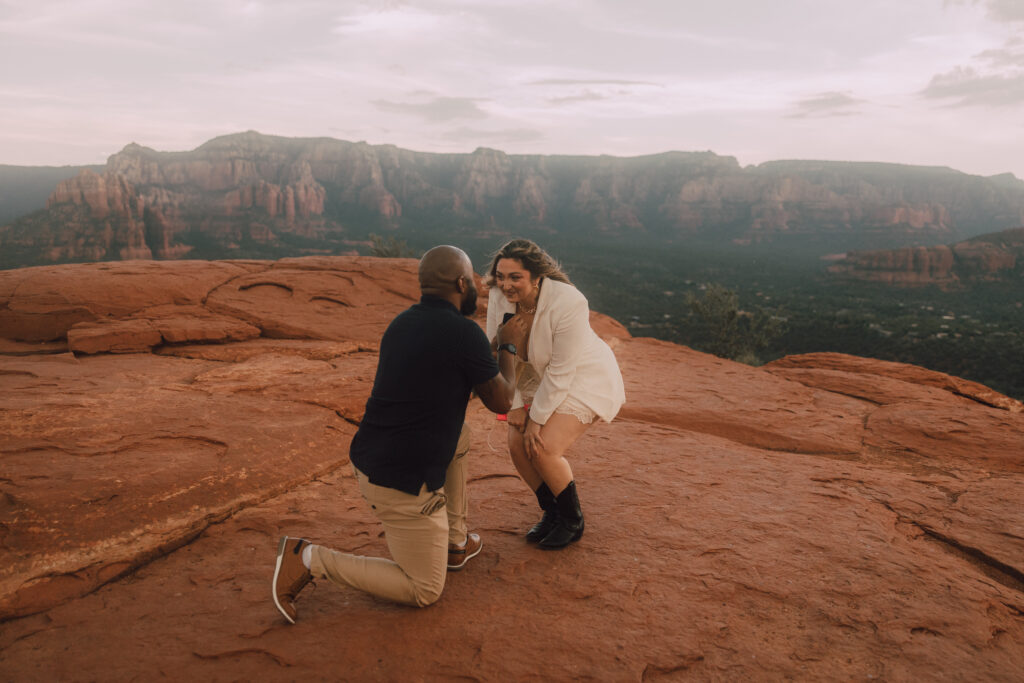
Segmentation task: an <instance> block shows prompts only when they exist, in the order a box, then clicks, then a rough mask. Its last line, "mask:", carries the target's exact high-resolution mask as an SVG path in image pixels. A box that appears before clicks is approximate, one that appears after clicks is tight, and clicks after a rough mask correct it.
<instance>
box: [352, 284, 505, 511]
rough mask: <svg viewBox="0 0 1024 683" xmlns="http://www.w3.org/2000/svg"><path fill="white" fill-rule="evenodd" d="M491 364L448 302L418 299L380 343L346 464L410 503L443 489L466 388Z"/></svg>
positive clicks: (476, 334) (480, 338) (469, 325)
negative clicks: (422, 492)
mask: <svg viewBox="0 0 1024 683" xmlns="http://www.w3.org/2000/svg"><path fill="white" fill-rule="evenodd" d="M498 372H499V369H498V363H497V361H496V360H495V359H494V356H493V355H492V354H491V345H490V343H489V342H488V341H487V335H485V334H484V333H483V330H481V329H480V326H479V325H477V324H476V323H475V322H473V321H472V320H470V319H469V318H467V317H465V316H463V315H462V314H461V313H459V311H458V309H457V308H455V306H453V305H452V304H451V303H450V302H448V301H445V300H444V299H440V298H437V297H432V296H424V297H423V298H421V299H420V302H419V303H418V304H415V305H413V306H412V307H410V308H408V309H406V310H405V311H403V312H401V313H399V314H398V317H396V318H395V319H394V320H392V321H391V324H390V325H388V329H387V331H385V332H384V336H383V337H382V338H381V341H380V359H379V361H378V363H377V375H376V377H375V379H374V381H373V391H372V392H371V393H370V398H369V400H368V401H367V402H366V414H365V415H364V416H363V420H362V422H361V423H360V425H359V431H357V432H356V435H355V438H354V439H352V447H351V450H350V457H351V459H352V464H354V465H355V466H356V467H358V468H359V470H360V471H361V472H363V474H365V475H366V476H367V478H368V479H369V480H370V481H371V482H372V483H374V484H376V485H378V486H386V487H388V488H393V489H397V490H399V491H404V492H405V493H409V494H412V495H417V494H418V493H419V492H420V489H421V487H422V486H423V484H424V483H426V485H427V488H428V489H429V490H431V491H434V490H437V489H439V488H441V487H442V486H444V479H445V470H447V469H448V465H449V463H451V460H452V457H453V456H454V455H455V446H456V444H457V443H458V441H459V432H460V431H461V429H462V422H463V420H465V418H466V404H467V403H468V402H469V395H470V391H471V390H472V388H473V387H474V386H476V385H478V384H482V383H484V382H487V381H489V380H491V379H493V378H494V376H495V375H497V374H498Z"/></svg>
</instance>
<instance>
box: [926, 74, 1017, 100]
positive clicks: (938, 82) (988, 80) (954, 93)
mask: <svg viewBox="0 0 1024 683" xmlns="http://www.w3.org/2000/svg"><path fill="white" fill-rule="evenodd" d="M921 94H922V95H923V96H924V97H926V98H929V99H943V100H955V101H954V102H953V103H952V104H953V105H955V106H961V107H963V106H997V107H1000V106H1010V105H1016V104H1022V103H1024V71H1022V70H1018V71H1014V72H1009V73H1002V74H1000V73H995V74H983V73H980V72H979V71H977V70H976V69H974V68H972V67H969V66H958V67H956V68H955V69H953V70H952V71H949V72H948V73H944V74H938V75H937V76H934V77H933V78H932V80H931V82H930V83H929V84H928V87H926V88H925V89H924V90H922V91H921Z"/></svg>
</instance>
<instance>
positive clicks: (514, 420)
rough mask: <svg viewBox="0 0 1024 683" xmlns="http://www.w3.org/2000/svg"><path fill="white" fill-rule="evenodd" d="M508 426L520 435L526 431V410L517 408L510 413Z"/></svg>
mask: <svg viewBox="0 0 1024 683" xmlns="http://www.w3.org/2000/svg"><path fill="white" fill-rule="evenodd" d="M508 425H509V426H510V427H515V430H516V431H517V432H519V433H520V434H522V433H523V430H524V429H526V408H516V409H515V410H510V411H509V413H508Z"/></svg>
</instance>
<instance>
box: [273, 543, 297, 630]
mask: <svg viewBox="0 0 1024 683" xmlns="http://www.w3.org/2000/svg"><path fill="white" fill-rule="evenodd" d="M287 547H288V537H287V536H282V537H281V542H280V543H278V544H277V561H276V562H275V563H274V581H273V583H271V584H270V594H271V595H273V596H274V606H275V607H277V611H278V612H280V613H281V614H283V615H284V618H285V619H287V620H288V623H289V624H294V623H295V620H294V619H292V618H291V617H290V616H288V613H287V612H285V611H284V607H282V606H281V603H280V601H278V599H277V577H278V575H279V574H280V573H281V562H282V561H283V560H284V551H285V549H286V548H287Z"/></svg>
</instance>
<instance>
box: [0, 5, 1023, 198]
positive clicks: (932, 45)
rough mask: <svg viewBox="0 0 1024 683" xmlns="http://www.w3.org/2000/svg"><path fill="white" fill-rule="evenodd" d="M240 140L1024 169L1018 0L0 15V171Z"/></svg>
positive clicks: (108, 9)
mask: <svg viewBox="0 0 1024 683" xmlns="http://www.w3.org/2000/svg"><path fill="white" fill-rule="evenodd" d="M245 130H257V131H260V132H262V133H267V134H273V135H284V136H302V137H306V136H327V137H333V138H339V139H343V140H352V141H357V140H365V141H367V142H370V143H372V144H384V143H390V144H395V145H398V146H400V147H405V148H408V149H414V150H421V151H437V152H471V151H472V150H473V149H475V148H477V147H480V146H485V147H493V148H497V149H501V150H504V151H506V152H509V153H537V154H611V155H616V156H633V155H639V154H649V153H656V152H664V151H668V150H686V151H690V150H712V151H714V152H716V153H718V154H723V155H731V156H735V157H736V158H737V159H738V160H739V162H740V163H741V164H743V165H746V164H757V163H761V162H763V161H767V160H771V159H794V158H801V159H831V160H873V161H891V162H899V163H908V164H926V165H941V166H950V167H953V168H956V169H959V170H962V171H965V172H968V173H975V174H982V175H991V174H996V173H1004V172H1008V171H1009V172H1012V173H1014V174H1016V175H1017V176H1018V177H1021V178H1024V0H774V1H772V2H767V1H765V0H699V1H697V0H543V1H541V0H419V1H418V0H409V1H407V2H405V1H401V0H376V1H367V2H358V1H351V0H287V1H285V0H278V1H271V0H262V1H261V0H202V1H198V0H160V1H158V2H157V1H148V0H66V1H64V0H60V1H58V0H0V163H7V164H23V165H44V164H45V165H59V164H85V163H102V162H104V161H105V160H106V158H107V156H109V155H110V154H112V153H114V152H117V151H118V150H120V149H121V148H122V147H124V145H126V144H128V143H129V142H137V143H139V144H142V145H146V146H148V147H153V148H155V149H158V150H165V151H179V150H189V149H194V148H195V147H197V146H198V145H200V144H202V143H203V142H205V141H206V140H209V139H210V138H213V137H216V136H218V135H224V134H227V133H235V132H241V131H245Z"/></svg>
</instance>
